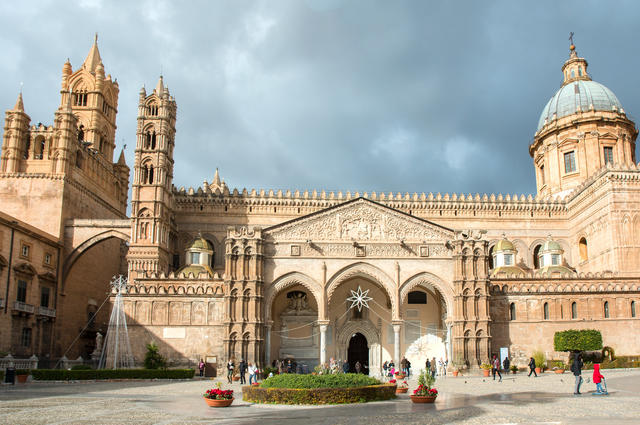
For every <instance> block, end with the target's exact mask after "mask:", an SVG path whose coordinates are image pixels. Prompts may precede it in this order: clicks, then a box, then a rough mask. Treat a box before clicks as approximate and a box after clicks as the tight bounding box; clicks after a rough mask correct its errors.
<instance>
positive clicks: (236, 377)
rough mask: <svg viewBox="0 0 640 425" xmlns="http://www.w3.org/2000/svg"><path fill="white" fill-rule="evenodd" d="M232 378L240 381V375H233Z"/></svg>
mask: <svg viewBox="0 0 640 425" xmlns="http://www.w3.org/2000/svg"><path fill="white" fill-rule="evenodd" d="M231 379H233V380H234V381H239V380H240V377H239V376H234V377H233V378H231Z"/></svg>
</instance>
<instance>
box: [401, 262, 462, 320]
mask: <svg viewBox="0 0 640 425" xmlns="http://www.w3.org/2000/svg"><path fill="white" fill-rule="evenodd" d="M417 286H423V287H425V288H427V289H430V290H432V291H433V292H436V291H437V292H439V293H440V294H441V295H442V298H443V299H444V302H445V307H446V309H447V315H453V289H452V288H451V286H450V285H447V284H446V283H445V282H444V280H442V279H441V278H440V277H438V276H436V275H435V274H433V273H429V272H421V273H418V274H416V275H413V276H412V277H410V278H409V279H407V280H405V281H404V283H403V284H402V285H400V303H404V302H405V299H406V298H407V296H408V295H409V292H411V290H412V289H413V288H415V287H417Z"/></svg>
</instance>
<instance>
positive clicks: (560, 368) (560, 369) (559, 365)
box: [553, 361, 565, 373]
mask: <svg viewBox="0 0 640 425" xmlns="http://www.w3.org/2000/svg"><path fill="white" fill-rule="evenodd" d="M564 370H565V364H564V362H562V361H556V362H553V371H554V372H555V373H564Z"/></svg>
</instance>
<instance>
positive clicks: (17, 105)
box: [13, 90, 24, 112]
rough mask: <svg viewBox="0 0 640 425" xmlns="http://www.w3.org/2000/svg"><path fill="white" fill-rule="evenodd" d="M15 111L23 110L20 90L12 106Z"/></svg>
mask: <svg viewBox="0 0 640 425" xmlns="http://www.w3.org/2000/svg"><path fill="white" fill-rule="evenodd" d="M13 110H14V111H16V112H24V102H22V90H20V93H18V100H16V106H14V107H13Z"/></svg>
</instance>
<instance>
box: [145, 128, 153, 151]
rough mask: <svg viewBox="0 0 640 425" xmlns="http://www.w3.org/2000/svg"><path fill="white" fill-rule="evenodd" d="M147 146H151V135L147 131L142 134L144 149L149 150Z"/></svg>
mask: <svg viewBox="0 0 640 425" xmlns="http://www.w3.org/2000/svg"><path fill="white" fill-rule="evenodd" d="M149 146H151V133H149V132H148V131H147V132H146V133H144V148H145V149H149Z"/></svg>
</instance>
